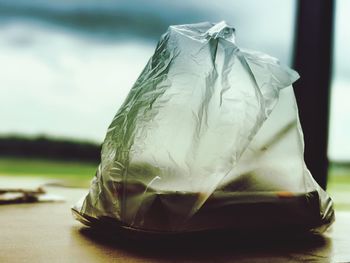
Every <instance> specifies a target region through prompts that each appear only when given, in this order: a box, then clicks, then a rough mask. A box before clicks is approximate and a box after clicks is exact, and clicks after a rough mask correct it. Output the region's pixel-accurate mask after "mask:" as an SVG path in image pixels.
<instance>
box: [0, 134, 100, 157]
mask: <svg viewBox="0 0 350 263" xmlns="http://www.w3.org/2000/svg"><path fill="white" fill-rule="evenodd" d="M100 151H101V146H100V145H97V144H94V143H91V142H84V141H73V140H65V139H53V138H48V137H44V136H40V137H36V138H27V137H21V136H8V137H0V157H20V158H40V159H54V160H67V161H84V162H94V163H98V162H99V161H100Z"/></svg>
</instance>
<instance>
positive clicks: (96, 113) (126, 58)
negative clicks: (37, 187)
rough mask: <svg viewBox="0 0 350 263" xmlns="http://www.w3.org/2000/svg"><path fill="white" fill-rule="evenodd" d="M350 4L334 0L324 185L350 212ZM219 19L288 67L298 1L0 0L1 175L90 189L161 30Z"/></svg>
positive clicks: (243, 40)
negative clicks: (108, 136)
mask: <svg viewBox="0 0 350 263" xmlns="http://www.w3.org/2000/svg"><path fill="white" fill-rule="evenodd" d="M349 10H350V1H347V0H336V1H335V12H334V19H335V20H334V28H333V36H334V37H333V57H332V61H333V63H332V65H333V66H332V72H333V74H332V78H331V88H330V90H331V96H330V98H329V99H330V100H331V103H330V105H331V107H330V122H329V141H328V158H329V160H330V166H329V176H328V189H329V191H330V192H331V194H332V195H333V197H334V199H335V201H336V206H337V208H338V209H350V198H348V195H349V193H350V136H349V135H350V103H349V102H348V101H349V99H350V67H349V61H350V50H349V48H348V47H349V46H350V31H349V30H348V28H347V25H348V24H349V23H350V16H349V15H348V11H349ZM221 20H226V21H227V22H228V23H229V24H231V25H233V26H234V27H235V28H236V39H237V43H238V45H239V46H240V47H244V48H248V49H256V50H260V51H263V52H266V53H268V54H270V55H272V56H275V57H277V58H279V59H280V61H281V62H282V63H284V64H287V65H289V66H291V67H292V66H293V58H294V50H295V41H296V40H295V32H296V26H297V25H296V24H297V1H296V0H285V1H280V0H265V1H260V0H236V1H229V0H216V1H203V0H202V1H199V0H186V1H184V0H178V1H160V0H153V1H146V0H134V1H127V0H118V1H112V0H0V107H1V110H0V120H1V122H0V176H2V177H3V178H7V177H9V176H18V177H19V176H26V177H28V178H33V177H43V178H52V179H57V180H58V181H59V182H60V184H63V185H67V186H76V187H87V186H88V185H89V181H90V180H91V179H92V177H93V175H94V173H95V170H96V167H97V164H98V162H99V150H100V144H101V143H102V141H103V139H104V136H105V133H106V130H107V127H108V125H109V124H110V122H111V120H112V118H113V116H114V115H115V113H116V112H117V110H118V108H119V106H120V105H121V103H122V102H123V100H124V98H125V97H126V95H127V93H128V91H129V89H130V88H131V86H132V85H133V83H134V81H135V80H136V79H137V77H138V75H139V74H140V72H141V70H142V68H143V67H144V66H145V64H146V63H147V60H148V59H149V58H150V56H151V55H152V53H153V51H154V48H155V45H156V43H157V41H158V39H159V37H160V35H161V34H162V33H164V32H165V31H166V29H167V27H168V26H169V25H171V24H186V23H195V22H201V21H212V22H218V21H221ZM315 96H317V94H315Z"/></svg>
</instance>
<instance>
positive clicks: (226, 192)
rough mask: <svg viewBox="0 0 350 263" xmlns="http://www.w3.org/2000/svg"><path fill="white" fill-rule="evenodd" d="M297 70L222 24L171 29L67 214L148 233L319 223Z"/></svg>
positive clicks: (327, 209)
mask: <svg viewBox="0 0 350 263" xmlns="http://www.w3.org/2000/svg"><path fill="white" fill-rule="evenodd" d="M298 77H299V76H298V74H297V73H296V72H295V71H293V70H291V69H289V68H287V67H284V66H282V65H280V64H279V62H278V60H277V59H275V58H273V57H270V56H268V55H266V54H262V53H259V52H254V51H246V50H242V49H240V48H239V47H238V46H237V45H236V43H235V36H234V29H233V28H232V27H230V26H228V25H227V24H226V23H225V22H220V23H218V24H211V23H200V24H192V25H179V26H170V27H169V29H168V31H167V32H166V33H165V34H164V35H163V36H162V37H161V39H160V41H159V43H158V45H157V48H156V50H155V53H154V55H153V56H152V57H151V59H150V60H149V62H148V64H147V65H146V67H145V68H144V70H143V72H142V73H141V75H140V76H139V78H138V79H137V81H136V83H135V84H134V86H133V87H132V89H131V91H130V93H129V95H128V96H127V98H126V100H125V102H124V104H123V105H122V106H121V108H120V109H119V111H118V113H117V114H116V116H115V117H114V119H113V121H112V123H111V125H110V127H109V129H108V132H107V135H106V138H105V141H104V143H103V147H102V154H101V164H100V166H99V167H98V170H97V173H96V176H95V178H94V180H93V181H92V184H91V188H90V191H89V193H88V194H87V196H86V197H85V198H83V199H82V200H81V202H80V203H79V204H77V205H76V206H75V207H74V208H73V209H74V211H76V212H77V213H78V214H80V215H82V216H85V217H86V218H90V219H97V220H98V219H100V218H111V219H115V220H116V221H118V222H119V223H120V224H121V225H123V226H125V227H130V228H133V229H140V230H149V231H178V232H181V231H192V230H193V231H194V230H206V229H215V228H222V227H228V228H234V227H247V228H248V227H256V228H264V227H265V226H267V225H269V226H270V227H273V226H274V225H276V224H277V225H281V226H283V225H284V224H285V225H303V226H305V227H306V228H307V229H314V230H315V229H316V230H317V229H318V230H323V229H325V228H326V226H327V225H329V224H330V223H331V222H332V221H333V219H334V211H333V208H332V201H331V199H330V198H329V196H328V195H327V194H326V193H325V192H324V191H323V190H322V189H321V188H320V187H319V186H318V185H317V183H316V182H315V181H314V180H313V178H312V176H311V174H310V172H309V171H308V169H307V167H306V166H305V163H304V159H303V151H304V144H303V135H302V130H301V127H300V124H299V120H298V113H297V106H296V102H295V98H294V93H293V89H292V86H291V85H292V83H293V82H294V81H295V80H297V79H298ZM257 218H259V220H257ZM81 221H83V222H84V220H81ZM84 223H86V222H84Z"/></svg>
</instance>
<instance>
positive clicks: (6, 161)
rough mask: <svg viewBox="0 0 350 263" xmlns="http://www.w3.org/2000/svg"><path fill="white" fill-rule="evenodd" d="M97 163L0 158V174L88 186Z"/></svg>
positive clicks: (74, 185)
mask: <svg viewBox="0 0 350 263" xmlns="http://www.w3.org/2000/svg"><path fill="white" fill-rule="evenodd" d="M97 165H98V164H94V163H88V162H68V161H52V160H38V159H20V158H0V176H1V175H2V176H27V177H43V178H48V179H57V181H58V183H59V184H62V185H66V186H70V187H88V186H89V183H90V181H91V179H92V178H93V176H94V174H95V172H96V168H97Z"/></svg>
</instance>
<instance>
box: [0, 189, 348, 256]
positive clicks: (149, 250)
mask: <svg viewBox="0 0 350 263" xmlns="http://www.w3.org/2000/svg"><path fill="white" fill-rule="evenodd" d="M47 190H48V192H49V193H52V194H57V195H61V196H64V197H65V198H66V201H65V202H60V203H32V204H12V205H2V206H0V262H300V261H312V262H350V212H338V213H336V221H335V223H334V224H333V226H332V227H331V229H330V230H328V231H327V232H326V233H325V234H324V235H322V236H318V237H317V238H314V239H310V240H299V241H286V242H281V240H280V241H278V242H276V241H275V242H263V241H261V242H260V241H259V242H254V243H252V244H249V242H248V243H247V242H245V243H244V242H243V244H240V242H237V241H236V242H232V243H231V242H228V241H227V240H222V241H221V240H216V241H215V242H214V241H213V242H211V241H210V240H206V241H201V242H198V241H196V242H192V243H191V242H189V243H184V244H176V243H175V244H172V245H168V246H167V245H165V244H163V245H160V244H157V243H154V244H153V243H150V242H148V241H143V242H142V241H141V242H135V241H132V240H128V239H125V238H118V237H114V238H110V237H109V236H106V235H102V234H98V233H96V231H93V230H91V229H89V228H86V227H84V226H83V225H81V224H80V223H79V222H77V221H75V220H74V219H73V217H72V214H71V211H70V207H71V205H72V204H74V203H75V202H76V201H77V200H79V199H80V198H81V197H82V196H83V195H84V193H86V191H87V190H85V189H84V190H83V189H67V188H60V187H48V188H47Z"/></svg>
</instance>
